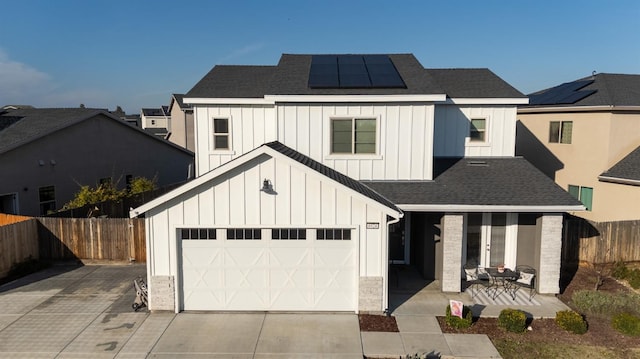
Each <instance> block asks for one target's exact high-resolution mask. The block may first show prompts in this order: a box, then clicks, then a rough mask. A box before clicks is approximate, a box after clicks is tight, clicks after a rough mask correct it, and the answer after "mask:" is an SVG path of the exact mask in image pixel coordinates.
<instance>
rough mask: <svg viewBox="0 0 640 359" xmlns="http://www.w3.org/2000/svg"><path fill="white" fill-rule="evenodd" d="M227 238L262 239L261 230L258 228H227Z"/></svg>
mask: <svg viewBox="0 0 640 359" xmlns="http://www.w3.org/2000/svg"><path fill="white" fill-rule="evenodd" d="M227 239H231V240H235V239H252V240H253V239H256V240H259V239H262V230H261V229H259V228H229V229H227Z"/></svg>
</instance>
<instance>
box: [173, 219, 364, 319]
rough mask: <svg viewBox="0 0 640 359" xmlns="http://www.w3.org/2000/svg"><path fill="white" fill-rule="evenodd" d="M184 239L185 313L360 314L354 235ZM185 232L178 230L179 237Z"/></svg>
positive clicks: (310, 231) (309, 231) (263, 232)
mask: <svg viewBox="0 0 640 359" xmlns="http://www.w3.org/2000/svg"><path fill="white" fill-rule="evenodd" d="M259 231H260V232H261V236H260V237H261V238H260V239H255V238H253V239H250V240H248V239H243V240H237V239H236V240H230V239H227V238H224V237H225V233H226V230H224V229H222V230H221V229H218V230H217V233H218V234H219V235H218V236H216V238H217V239H213V240H211V239H209V240H193V239H184V238H183V239H181V240H180V243H181V249H182V255H181V260H182V263H181V278H180V281H181V284H180V286H181V290H180V294H181V303H182V305H181V307H182V309H183V310H243V311H251V310H259V311H265V310H283V311H290V310H292V311H316V310H317V311H355V310H357V303H356V298H357V288H358V284H357V275H358V274H357V267H356V263H357V261H356V257H357V256H356V253H357V252H356V248H357V239H356V238H352V237H354V236H355V233H356V231H351V230H349V231H350V233H351V232H352V233H354V234H353V235H349V236H348V237H349V239H342V240H334V239H327V240H320V239H316V229H307V230H305V233H306V234H307V235H306V238H305V239H296V240H291V239H286V240H285V239H277V240H276V239H272V231H271V229H262V230H259ZM180 233H181V230H178V234H179V235H180Z"/></svg>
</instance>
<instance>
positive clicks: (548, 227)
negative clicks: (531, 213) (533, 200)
mask: <svg viewBox="0 0 640 359" xmlns="http://www.w3.org/2000/svg"><path fill="white" fill-rule="evenodd" d="M562 218H563V217H562V213H545V214H544V215H543V216H542V225H541V226H542V228H541V231H540V232H541V235H540V267H539V270H538V293H543V294H557V293H560V261H561V256H562Z"/></svg>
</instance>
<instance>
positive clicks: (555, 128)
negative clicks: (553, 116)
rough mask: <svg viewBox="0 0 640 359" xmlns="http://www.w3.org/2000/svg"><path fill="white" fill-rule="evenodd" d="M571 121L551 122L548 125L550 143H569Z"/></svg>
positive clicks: (571, 127)
mask: <svg viewBox="0 0 640 359" xmlns="http://www.w3.org/2000/svg"><path fill="white" fill-rule="evenodd" d="M572 133H573V121H551V122H550V123H549V142H550V143H571V136H572Z"/></svg>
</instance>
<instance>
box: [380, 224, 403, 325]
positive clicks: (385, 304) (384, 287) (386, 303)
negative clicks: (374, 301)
mask: <svg viewBox="0 0 640 359" xmlns="http://www.w3.org/2000/svg"><path fill="white" fill-rule="evenodd" d="M402 217H404V213H402V212H400V213H399V216H398V218H394V219H392V220H390V221H387V228H386V230H387V232H386V234H385V237H386V240H385V241H384V243H385V250H384V252H385V255H384V258H386V261H385V263H384V265H385V266H386V267H387V275H386V276H385V277H386V278H385V280H384V281H383V284H382V290H383V293H384V300H383V302H382V307H383V308H384V311H383V313H384V314H385V315H387V316H389V315H391V312H390V311H389V226H390V225H392V224H396V223H398V222H400V219H402Z"/></svg>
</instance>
